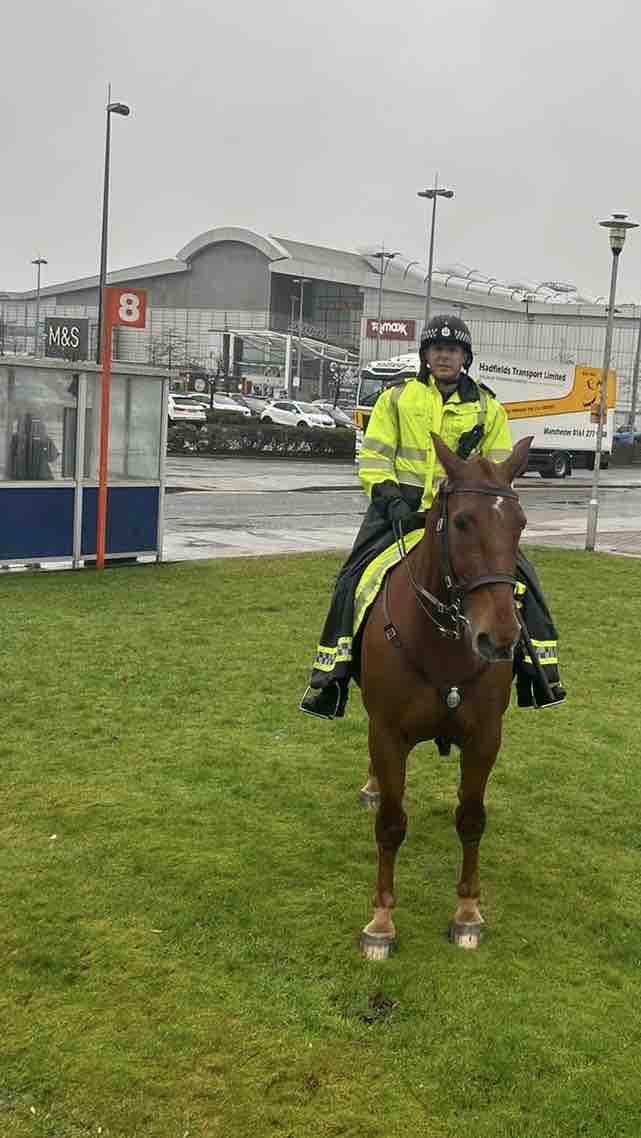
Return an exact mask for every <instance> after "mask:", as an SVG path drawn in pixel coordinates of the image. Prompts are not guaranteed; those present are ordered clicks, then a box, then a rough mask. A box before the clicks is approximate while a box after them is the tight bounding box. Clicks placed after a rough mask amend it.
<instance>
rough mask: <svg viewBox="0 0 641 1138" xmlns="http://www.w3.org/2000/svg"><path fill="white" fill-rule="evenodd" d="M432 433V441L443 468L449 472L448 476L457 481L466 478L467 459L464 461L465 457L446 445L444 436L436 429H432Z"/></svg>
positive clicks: (452, 480)
mask: <svg viewBox="0 0 641 1138" xmlns="http://www.w3.org/2000/svg"><path fill="white" fill-rule="evenodd" d="M430 434H431V436H432V441H433V443H434V449H435V451H436V453H437V455H438V458H439V462H440V464H441V466H442V467H443V470H444V471H445V473H446V474H447V477H448V478H449V479H450V481H451V482H456V481H458V480H460V479H462V478H464V477H465V461H464V459H462V458H459V457H458V455H456V454H454V451H453V450H450V448H449V447H448V446H446V445H445V443H444V442H443V440H442V438H440V436H439V435H435V434H434V431H431V432H430Z"/></svg>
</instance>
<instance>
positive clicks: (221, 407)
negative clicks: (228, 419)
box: [207, 391, 252, 419]
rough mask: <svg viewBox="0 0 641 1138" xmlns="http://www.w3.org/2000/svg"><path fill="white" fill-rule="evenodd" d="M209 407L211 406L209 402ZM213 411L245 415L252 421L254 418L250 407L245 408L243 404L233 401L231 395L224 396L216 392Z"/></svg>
mask: <svg viewBox="0 0 641 1138" xmlns="http://www.w3.org/2000/svg"><path fill="white" fill-rule="evenodd" d="M207 406H209V402H208V403H207ZM212 409H213V410H214V411H234V412H235V413H236V414H237V415H244V416H245V418H246V419H251V417H252V413H251V411H250V409H249V407H243V406H242V404H240V403H237V402H236V400H235V399H232V397H231V395H223V393H222V392H221V391H216V392H214V402H213V406H212Z"/></svg>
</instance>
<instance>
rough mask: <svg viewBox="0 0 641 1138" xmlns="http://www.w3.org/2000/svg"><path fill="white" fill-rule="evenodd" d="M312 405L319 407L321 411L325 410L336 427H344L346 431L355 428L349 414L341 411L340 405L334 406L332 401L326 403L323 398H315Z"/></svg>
mask: <svg viewBox="0 0 641 1138" xmlns="http://www.w3.org/2000/svg"><path fill="white" fill-rule="evenodd" d="M314 407H320V409H321V411H325V413H326V414H327V415H329V416H330V418H331V419H333V420H334V422H335V423H336V426H337V427H345V428H346V429H347V430H348V431H355V430H356V428H355V426H354V423H353V420H352V417H351V415H348V414H347V413H346V412H345V411H342V410H341V408H340V407H335V406H334V404H333V403H328V402H327V400H325V399H315V400H314Z"/></svg>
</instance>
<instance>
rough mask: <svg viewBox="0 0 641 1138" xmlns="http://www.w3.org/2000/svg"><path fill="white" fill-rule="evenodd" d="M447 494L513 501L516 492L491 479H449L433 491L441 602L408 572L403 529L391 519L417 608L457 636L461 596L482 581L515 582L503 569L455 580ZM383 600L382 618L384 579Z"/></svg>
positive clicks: (462, 627)
mask: <svg viewBox="0 0 641 1138" xmlns="http://www.w3.org/2000/svg"><path fill="white" fill-rule="evenodd" d="M451 494H485V495H488V496H489V497H492V498H498V497H500V498H512V499H516V500H517V501H518V497H519V496H518V494H517V493H516V490H512V489H511V487H509V486H496V485H493V484H492V483H485V482H449V481H448V482H443V483H441V486H440V487H439V491H438V495H437V500H440V505H441V510H440V515H439V519H438V522H437V523H436V532H437V534H438V536H439V555H440V568H441V576H442V578H443V583H444V585H445V588H446V589H447V594H448V597H449V598H450V603H449V604H444V603H443V601H440V600H439V599H438V597H435V596H434V594H433V593H430V592H429V590H428V589H426V588H424V586H423V585H420V584H419V583H418V581H417V580H416V578H415V577H414V574H413V573H412V568H411V565H410V563H409V560H408V557H407V549H406V548H405V539H404V537H403V531H402V529H401V526H400V524H399V523H398V522H395V523H394V538H395V540H396V546H397V549H398V552H399V554H400V557H401V561H402V562H403V564H404V565H405V568H406V570H407V575H408V578H409V582H410V585H411V587H412V591H413V593H414V596H415V597H416V600H417V601H418V603H419V606H420V608H421V609H422V610H423V612H424V613H425V614H426V616H428V617H429V618H430V620H431V621H432V623H433V624H435V625H436V627H437V628H438V630H439V632H440V633H441V635H442V636H446V637H448V638H449V639H451V640H460V639H461V637H462V636H463V635H464V633H465V632H466V631H467V629H468V628H469V621H468V619H467V617H466V616H465V614H464V613H463V600H464V598H465V597H466V596H468V594H469V593H472V592H474V590H475V589H481V588H483V586H484V585H511V586H512V587H513V588H514V586H515V585H516V577H512V576H510V575H509V574H507V573H492V574H487V575H485V576H482V577H473V578H472V580H471V581H469V580H459V579H458V578H457V577H456V574H455V573H454V570H453V568H452V563H451V560H450V550H449V539H448V499H449V497H450V495H451ZM384 600H385V609H386V612H385V619H386V620H387V618H388V615H389V612H388V605H387V582H386V588H385V595H384ZM425 602H427V604H428V605H430V606H431V608H432V609H433V611H430V609H429V608H426V606H425ZM435 614H436V615H435ZM439 617H442V618H445V620H448V621H450V624H451V627H449V628H448V626H447V625H446V624H443V623H442V621H439V619H438V618H439ZM386 635H387V633H386ZM388 639H389V637H388Z"/></svg>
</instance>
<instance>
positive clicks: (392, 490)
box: [372, 478, 412, 522]
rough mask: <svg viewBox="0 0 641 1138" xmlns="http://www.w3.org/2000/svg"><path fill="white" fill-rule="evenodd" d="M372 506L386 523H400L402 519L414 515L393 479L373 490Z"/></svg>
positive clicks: (388, 479) (379, 484)
mask: <svg viewBox="0 0 641 1138" xmlns="http://www.w3.org/2000/svg"><path fill="white" fill-rule="evenodd" d="M372 505H373V506H374V509H375V510H376V511H377V512H378V513H379V514H380V515H381V517H382V518H385V521H386V522H397V521H398V522H400V520H401V518H406V517H407V516H408V514H411V513H412V507H411V506H409V505H408V503H407V502H406V501H405V499H404V497H403V495H402V494H401V492H400V490H399V486H398V482H394V481H393V480H392V479H391V478H386V479H385V481H384V482H378V483H377V484H376V486H374V487H373V488H372Z"/></svg>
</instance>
